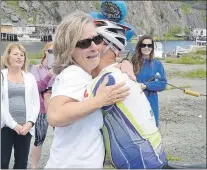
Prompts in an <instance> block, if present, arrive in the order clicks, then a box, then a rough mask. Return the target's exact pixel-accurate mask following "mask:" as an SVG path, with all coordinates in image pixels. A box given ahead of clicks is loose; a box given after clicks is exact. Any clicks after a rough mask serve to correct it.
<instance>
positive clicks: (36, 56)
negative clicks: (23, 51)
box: [28, 51, 43, 59]
mask: <svg viewBox="0 0 207 170" xmlns="http://www.w3.org/2000/svg"><path fill="white" fill-rule="evenodd" d="M42 56H43V51H40V52H39V53H30V54H29V55H28V58H29V59H41V58H42Z"/></svg>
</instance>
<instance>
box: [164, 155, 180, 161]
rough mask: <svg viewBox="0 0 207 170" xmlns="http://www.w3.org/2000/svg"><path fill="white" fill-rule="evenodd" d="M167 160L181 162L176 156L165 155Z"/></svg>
mask: <svg viewBox="0 0 207 170" xmlns="http://www.w3.org/2000/svg"><path fill="white" fill-rule="evenodd" d="M167 160H168V161H181V160H182V159H181V158H180V157H178V156H173V155H171V154H169V153H167Z"/></svg>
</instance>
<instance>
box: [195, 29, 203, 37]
mask: <svg viewBox="0 0 207 170" xmlns="http://www.w3.org/2000/svg"><path fill="white" fill-rule="evenodd" d="M193 36H201V37H203V36H206V29H205V28H194V29H193Z"/></svg>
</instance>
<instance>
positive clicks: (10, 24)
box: [1, 23, 13, 26]
mask: <svg viewBox="0 0 207 170" xmlns="http://www.w3.org/2000/svg"><path fill="white" fill-rule="evenodd" d="M1 25H8V26H13V24H12V23H1Z"/></svg>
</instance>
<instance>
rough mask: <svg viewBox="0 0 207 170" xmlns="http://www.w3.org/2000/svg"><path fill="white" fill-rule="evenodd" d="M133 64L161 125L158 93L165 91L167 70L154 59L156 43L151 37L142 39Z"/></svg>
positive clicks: (157, 122) (157, 123)
mask: <svg viewBox="0 0 207 170" xmlns="http://www.w3.org/2000/svg"><path fill="white" fill-rule="evenodd" d="M132 63H133V68H134V72H135V75H136V77H137V81H138V82H139V83H141V87H142V90H143V91H144V93H145V95H146V97H147V99H148V100H149V102H150V105H151V107H152V110H153V112H154V116H155V120H156V126H157V127H158V125H159V107H158V95H157V92H160V91H163V90H164V89H165V87H166V83H167V79H166V75H165V70H164V68H163V65H162V63H161V62H160V61H159V60H155V59H154V41H153V38H152V37H151V36H150V35H144V36H142V37H140V39H139V41H138V43H137V45H136V49H135V54H134V55H133V57H132Z"/></svg>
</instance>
